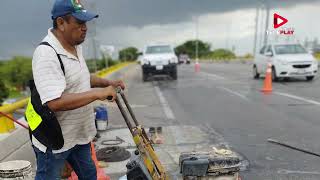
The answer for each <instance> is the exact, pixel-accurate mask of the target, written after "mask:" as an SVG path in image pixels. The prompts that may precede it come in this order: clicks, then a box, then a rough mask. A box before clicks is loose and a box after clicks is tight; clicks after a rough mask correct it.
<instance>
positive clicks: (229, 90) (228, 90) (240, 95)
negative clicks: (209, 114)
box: [217, 87, 249, 101]
mask: <svg viewBox="0 0 320 180" xmlns="http://www.w3.org/2000/svg"><path fill="white" fill-rule="evenodd" d="M217 88H218V89H222V90H225V91H227V92H228V93H230V94H233V95H236V96H238V97H240V98H242V99H244V100H246V101H249V99H248V98H247V97H246V96H245V95H243V94H240V93H238V92H236V91H233V90H231V89H228V88H225V87H217Z"/></svg>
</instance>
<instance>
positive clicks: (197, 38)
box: [194, 15, 200, 72]
mask: <svg viewBox="0 0 320 180" xmlns="http://www.w3.org/2000/svg"><path fill="white" fill-rule="evenodd" d="M194 70H195V72H199V71H200V64H199V16H198V15H197V16H196V63H195V66H194Z"/></svg>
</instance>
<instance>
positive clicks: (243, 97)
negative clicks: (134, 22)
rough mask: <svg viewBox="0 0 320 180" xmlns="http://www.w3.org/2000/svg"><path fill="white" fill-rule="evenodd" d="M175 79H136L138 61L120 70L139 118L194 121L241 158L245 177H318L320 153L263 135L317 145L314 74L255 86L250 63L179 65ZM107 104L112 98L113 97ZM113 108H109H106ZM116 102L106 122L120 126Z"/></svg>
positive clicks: (319, 85)
mask: <svg viewBox="0 0 320 180" xmlns="http://www.w3.org/2000/svg"><path fill="white" fill-rule="evenodd" d="M178 74H179V75H178V80H177V81H173V80H170V79H168V78H164V77H159V78H155V79H153V80H150V81H149V82H145V83H143V82H142V80H141V79H142V77H141V70H140V68H139V66H138V65H134V66H131V67H130V68H128V69H127V70H126V71H125V73H123V74H121V75H119V76H118V77H120V78H122V79H124V80H125V81H126V83H127V86H128V89H127V91H126V93H127V94H128V98H129V102H130V103H131V104H132V106H133V109H134V111H135V112H136V115H137V117H138V119H139V120H140V121H141V122H142V124H144V125H145V126H148V127H149V126H169V125H181V126H182V125H192V126H197V127H201V129H203V130H204V131H206V132H207V133H209V134H211V135H212V141H213V142H212V143H215V144H219V145H221V146H227V147H229V148H231V149H233V150H235V151H236V152H238V153H239V154H240V155H241V156H242V157H243V158H244V161H243V162H244V165H243V171H242V172H241V176H242V178H243V179H250V180H253V179H270V180H271V179H283V180H285V179H288V180H289V179H290V180H291V179H299V180H300V179H315V180H316V179H317V180H318V179H320V170H319V165H320V158H319V157H316V156H312V155H308V154H305V153H302V152H298V151H295V150H292V149H288V148H285V147H282V146H278V145H274V144H270V143H268V142H267V139H268V138H272V139H276V140H279V141H281V142H286V143H288V144H290V145H293V146H296V147H299V148H304V149H307V150H310V151H312V152H318V153H320V141H319V137H320V120H319V115H320V93H319V91H320V80H318V79H317V78H315V80H314V81H312V82H306V81H305V80H304V79H291V80H286V81H282V82H278V83H274V84H273V89H274V91H273V93H272V94H269V95H265V94H263V93H261V92H260V89H261V88H262V85H263V79H259V80H254V79H253V78H252V75H251V74H252V73H251V65H250V64H241V63H229V64H225V63H215V64H201V72H199V73H195V72H194V66H193V65H185V64H184V65H180V66H179V69H178ZM111 106H112V105H111ZM111 109H112V108H111ZM119 117H120V114H119V112H117V109H116V108H115V107H114V108H113V110H112V112H111V118H110V119H112V120H111V124H112V125H113V126H117V125H118V126H124V123H123V120H122V119H121V118H120V119H119Z"/></svg>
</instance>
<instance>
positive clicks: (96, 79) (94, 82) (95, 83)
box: [90, 74, 125, 89]
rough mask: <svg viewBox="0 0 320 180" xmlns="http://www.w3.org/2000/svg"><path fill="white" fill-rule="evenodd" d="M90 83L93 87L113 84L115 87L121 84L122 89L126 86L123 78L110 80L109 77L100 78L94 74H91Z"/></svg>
mask: <svg viewBox="0 0 320 180" xmlns="http://www.w3.org/2000/svg"><path fill="white" fill-rule="evenodd" d="M90 83H91V87H92V88H94V87H108V86H113V87H118V86H120V87H121V88H122V89H124V88H125V85H124V83H123V82H122V81H121V80H115V81H110V80H107V79H103V78H99V77H97V76H95V75H93V74H92V75H91V76H90Z"/></svg>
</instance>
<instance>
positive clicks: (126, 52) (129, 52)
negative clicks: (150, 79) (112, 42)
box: [119, 47, 139, 61]
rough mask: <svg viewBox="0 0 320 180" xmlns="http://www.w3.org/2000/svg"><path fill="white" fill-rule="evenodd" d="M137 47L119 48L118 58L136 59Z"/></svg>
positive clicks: (121, 59)
mask: <svg viewBox="0 0 320 180" xmlns="http://www.w3.org/2000/svg"><path fill="white" fill-rule="evenodd" d="M138 53H139V52H138V49H137V48H135V47H128V48H125V49H122V50H120V52H119V59H120V61H126V60H127V61H135V60H137V59H138Z"/></svg>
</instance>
